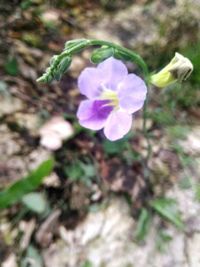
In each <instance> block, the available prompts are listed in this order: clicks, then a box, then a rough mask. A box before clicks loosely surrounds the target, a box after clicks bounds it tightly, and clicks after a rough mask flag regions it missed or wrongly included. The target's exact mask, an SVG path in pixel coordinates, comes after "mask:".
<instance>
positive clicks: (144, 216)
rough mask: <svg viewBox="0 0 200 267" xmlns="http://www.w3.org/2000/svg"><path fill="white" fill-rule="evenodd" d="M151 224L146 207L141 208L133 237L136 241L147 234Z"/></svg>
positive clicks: (142, 238)
mask: <svg viewBox="0 0 200 267" xmlns="http://www.w3.org/2000/svg"><path fill="white" fill-rule="evenodd" d="M150 224H151V215H150V213H149V212H148V211H147V209H145V208H143V209H142V210H141V212H140V216H139V220H138V223H137V228H136V233H135V237H136V240H137V241H142V240H144V239H145V237H146V236H147V234H148V232H149V229H150Z"/></svg>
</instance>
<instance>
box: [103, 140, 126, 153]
mask: <svg viewBox="0 0 200 267" xmlns="http://www.w3.org/2000/svg"><path fill="white" fill-rule="evenodd" d="M127 145H128V143H127V139H126V138H124V139H121V140H119V141H115V142H111V141H109V140H107V139H105V140H104V141H103V148H104V151H105V152H106V154H108V155H115V154H119V153H122V151H123V150H125V149H126V148H127Z"/></svg>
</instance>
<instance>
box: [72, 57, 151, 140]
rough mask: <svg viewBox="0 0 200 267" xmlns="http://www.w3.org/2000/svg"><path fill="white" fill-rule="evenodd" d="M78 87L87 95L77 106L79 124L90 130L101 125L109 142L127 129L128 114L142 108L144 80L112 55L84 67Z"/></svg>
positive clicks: (128, 122)
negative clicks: (95, 63)
mask: <svg viewBox="0 0 200 267" xmlns="http://www.w3.org/2000/svg"><path fill="white" fill-rule="evenodd" d="M78 87H79V89H80V92H81V94H83V95H85V96H86V97H87V98H88V99H87V100H83V101H82V102H81V103H80V106H79V108H78V112H77V116H78V119H79V123H80V124H81V125H82V126H83V127H85V128H89V129H91V130H100V129H102V128H104V134H105V136H106V137H107V138H108V139H109V140H111V141H115V140H118V139H120V138H122V137H123V136H124V135H125V134H127V133H128V131H129V130H130V129H131V125H132V114H133V113H134V112H136V111H137V110H139V109H141V108H142V106H143V104H144V101H145V98H146V93H147V88H146V85H145V83H144V81H143V80H142V79H141V78H140V77H138V76H137V75H135V74H133V73H131V74H128V70H127V68H126V66H125V65H124V64H123V63H122V62H121V61H120V60H117V59H115V58H113V57H110V58H108V59H106V60H105V61H103V62H102V63H100V64H99V65H98V66H97V67H96V68H85V69H84V70H83V71H82V73H81V74H80V76H79V79H78Z"/></svg>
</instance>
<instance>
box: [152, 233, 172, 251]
mask: <svg viewBox="0 0 200 267" xmlns="http://www.w3.org/2000/svg"><path fill="white" fill-rule="evenodd" d="M172 239H173V238H172V236H171V235H169V234H168V233H167V232H165V231H164V230H163V229H162V230H159V231H158V232H157V237H156V248H157V249H158V250H159V251H160V252H165V250H166V245H167V244H168V243H169V242H170V241H171V240H172Z"/></svg>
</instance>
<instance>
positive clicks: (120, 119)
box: [104, 110, 132, 141]
mask: <svg viewBox="0 0 200 267" xmlns="http://www.w3.org/2000/svg"><path fill="white" fill-rule="evenodd" d="M131 125H132V116H131V115H130V114H128V113H127V112H124V111H122V110H116V111H113V112H111V113H110V115H109V117H108V119H107V121H106V124H105V128H104V134H105V136H106V137H107V138H108V139H109V140H111V141H115V140H118V139H120V138H122V137H123V136H124V135H125V134H127V133H128V131H129V130H130V129H131Z"/></svg>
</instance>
